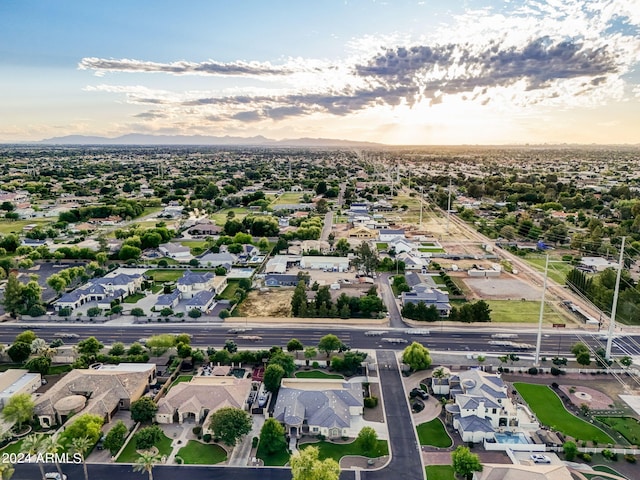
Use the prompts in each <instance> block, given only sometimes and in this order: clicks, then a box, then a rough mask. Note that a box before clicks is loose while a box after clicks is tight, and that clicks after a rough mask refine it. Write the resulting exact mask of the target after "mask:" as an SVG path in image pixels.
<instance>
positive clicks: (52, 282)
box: [47, 273, 67, 294]
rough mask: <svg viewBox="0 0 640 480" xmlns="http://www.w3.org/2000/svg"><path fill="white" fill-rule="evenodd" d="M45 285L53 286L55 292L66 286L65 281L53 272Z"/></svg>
mask: <svg viewBox="0 0 640 480" xmlns="http://www.w3.org/2000/svg"><path fill="white" fill-rule="evenodd" d="M47 285H49V286H50V287H51V288H53V289H54V290H55V291H56V293H57V294H60V293H62V292H63V291H64V289H65V288H67V281H66V280H65V279H64V277H62V276H61V275H58V274H57V273H54V274H53V275H51V276H50V277H49V278H47Z"/></svg>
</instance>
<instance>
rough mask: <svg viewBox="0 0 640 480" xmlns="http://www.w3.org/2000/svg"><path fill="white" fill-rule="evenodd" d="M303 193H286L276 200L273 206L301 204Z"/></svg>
mask: <svg viewBox="0 0 640 480" xmlns="http://www.w3.org/2000/svg"><path fill="white" fill-rule="evenodd" d="M302 195H303V194H302V192H286V193H283V194H282V195H280V196H279V197H278V198H276V199H275V200H274V201H273V202H271V205H272V206H273V205H284V204H288V203H301V202H302Z"/></svg>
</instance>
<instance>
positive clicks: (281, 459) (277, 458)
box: [256, 444, 289, 467]
mask: <svg viewBox="0 0 640 480" xmlns="http://www.w3.org/2000/svg"><path fill="white" fill-rule="evenodd" d="M256 457H258V458H259V459H260V460H262V461H263V462H264V465H265V467H282V466H284V465H286V464H287V462H288V461H289V451H288V450H287V448H286V447H284V448H283V449H282V450H281V451H279V452H276V453H274V454H272V455H267V453H266V452H265V451H264V449H263V448H262V445H260V444H258V452H257V453H256Z"/></svg>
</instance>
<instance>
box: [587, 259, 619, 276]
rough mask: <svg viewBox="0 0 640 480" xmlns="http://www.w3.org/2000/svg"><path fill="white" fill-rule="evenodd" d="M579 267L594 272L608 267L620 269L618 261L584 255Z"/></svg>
mask: <svg viewBox="0 0 640 480" xmlns="http://www.w3.org/2000/svg"><path fill="white" fill-rule="evenodd" d="M578 267H579V268H583V269H585V270H591V271H593V272H602V271H604V270H606V269H607V268H614V269H616V270H617V269H618V262H612V261H609V260H607V259H606V258H603V257H582V258H581V259H580V260H579V261H578Z"/></svg>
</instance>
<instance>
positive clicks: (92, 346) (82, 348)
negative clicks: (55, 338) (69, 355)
mask: <svg viewBox="0 0 640 480" xmlns="http://www.w3.org/2000/svg"><path fill="white" fill-rule="evenodd" d="M76 348H77V349H78V353H79V354H80V355H87V356H89V357H95V356H96V355H97V354H98V352H100V350H102V349H103V348H104V345H103V344H102V343H100V342H99V341H98V339H97V338H96V337H89V338H86V339H84V340H82V341H80V342H78V346H77V347H76Z"/></svg>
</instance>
